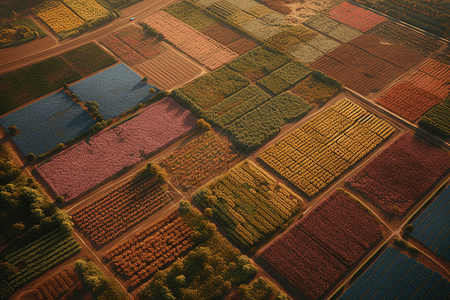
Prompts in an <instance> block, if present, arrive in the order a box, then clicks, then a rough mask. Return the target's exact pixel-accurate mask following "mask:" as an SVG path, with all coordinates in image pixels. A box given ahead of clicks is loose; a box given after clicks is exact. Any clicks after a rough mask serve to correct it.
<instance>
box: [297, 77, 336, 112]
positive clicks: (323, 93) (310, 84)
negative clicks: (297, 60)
mask: <svg viewBox="0 0 450 300" xmlns="http://www.w3.org/2000/svg"><path fill="white" fill-rule="evenodd" d="M339 90H340V86H339V85H333V84H330V83H327V82H325V81H323V80H321V79H320V78H319V77H317V76H315V75H310V76H308V77H307V78H305V79H304V80H302V81H300V82H299V83H297V84H296V85H295V86H294V87H293V88H292V90H291V92H292V93H294V94H296V95H298V96H299V97H302V99H303V100H305V101H306V102H308V103H310V104H312V103H317V104H319V105H323V104H325V103H326V102H327V101H328V100H330V99H331V98H333V97H334V96H336V95H337V94H338V92H339Z"/></svg>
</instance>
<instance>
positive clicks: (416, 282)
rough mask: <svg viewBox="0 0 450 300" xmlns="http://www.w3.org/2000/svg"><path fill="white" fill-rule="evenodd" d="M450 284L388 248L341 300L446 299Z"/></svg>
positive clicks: (429, 270)
mask: <svg viewBox="0 0 450 300" xmlns="http://www.w3.org/2000/svg"><path fill="white" fill-rule="evenodd" d="M449 293H450V285H449V284H448V280H447V279H446V278H444V277H442V275H441V274H440V273H439V272H437V271H433V270H431V269H430V268H428V267H426V266H425V265H424V264H422V263H420V262H418V261H417V260H415V259H413V258H410V257H408V256H407V255H405V254H403V253H401V252H399V251H398V250H396V249H395V248H392V247H389V248H387V249H386V250H385V251H384V252H383V253H382V254H381V255H380V257H378V259H377V260H376V261H375V262H374V263H373V264H372V265H371V266H370V268H368V269H367V270H366V271H365V272H364V273H363V274H362V275H361V276H360V277H359V278H358V279H357V280H356V281H355V282H354V283H353V284H352V285H351V286H350V287H349V288H348V289H347V290H346V291H345V293H344V294H342V296H341V297H340V298H339V299H342V300H344V299H352V300H353V299H445V298H446V297H447V296H448V295H449Z"/></svg>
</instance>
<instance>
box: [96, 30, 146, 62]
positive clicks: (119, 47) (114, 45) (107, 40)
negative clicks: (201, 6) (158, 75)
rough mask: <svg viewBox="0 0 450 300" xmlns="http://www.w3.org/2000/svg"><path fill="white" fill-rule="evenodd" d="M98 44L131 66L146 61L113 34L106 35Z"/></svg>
mask: <svg viewBox="0 0 450 300" xmlns="http://www.w3.org/2000/svg"><path fill="white" fill-rule="evenodd" d="M98 42H99V43H100V44H102V45H103V46H105V47H106V48H108V49H109V50H110V51H111V52H112V53H114V54H115V55H116V56H117V57H119V58H120V59H121V60H122V61H124V62H125V63H127V64H128V65H130V66H134V65H137V64H140V63H142V62H144V61H145V58H144V57H143V56H142V55H140V54H139V53H137V52H136V51H135V50H134V49H133V48H131V47H130V46H128V45H127V44H125V43H124V42H122V41H121V40H120V39H118V38H117V37H115V36H114V35H112V34H108V35H105V36H104V37H102V38H101V39H100V40H99V41H98Z"/></svg>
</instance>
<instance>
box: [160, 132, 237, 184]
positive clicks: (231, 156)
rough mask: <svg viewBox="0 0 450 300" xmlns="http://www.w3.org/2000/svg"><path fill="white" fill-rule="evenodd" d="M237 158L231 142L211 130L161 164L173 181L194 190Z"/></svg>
mask: <svg viewBox="0 0 450 300" xmlns="http://www.w3.org/2000/svg"><path fill="white" fill-rule="evenodd" d="M237 157H238V155H237V153H236V152H235V151H234V150H233V149H232V148H231V145H230V143H228V142H226V141H225V140H223V139H222V138H220V137H219V136H218V135H217V134H215V133H214V132H213V131H208V132H206V133H204V134H203V135H201V136H200V137H198V138H196V139H195V140H193V141H191V142H189V143H188V144H186V145H184V146H183V147H182V148H180V149H178V150H176V151H174V152H173V153H172V154H170V155H169V156H168V157H166V158H164V159H163V160H162V161H161V162H160V165H161V167H163V168H164V169H166V171H167V173H169V176H170V177H171V179H172V182H175V183H176V184H177V185H179V186H181V187H182V188H183V189H184V190H190V189H192V188H195V187H196V185H197V184H199V183H200V182H202V181H203V180H205V179H206V178H208V177H209V176H213V175H214V174H216V173H217V172H218V171H219V170H221V169H222V168H224V167H225V166H226V165H228V164H229V163H231V162H232V161H234V160H236V159H237Z"/></svg>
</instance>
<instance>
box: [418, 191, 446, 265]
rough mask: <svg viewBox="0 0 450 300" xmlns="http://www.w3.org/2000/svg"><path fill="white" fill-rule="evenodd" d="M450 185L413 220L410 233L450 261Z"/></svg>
mask: <svg viewBox="0 0 450 300" xmlns="http://www.w3.org/2000/svg"><path fill="white" fill-rule="evenodd" d="M449 215H450V187H447V188H446V189H445V190H444V191H443V192H442V193H441V194H440V195H439V197H437V198H436V200H434V201H433V203H431V205H430V206H428V208H427V209H426V210H425V211H424V212H422V213H421V214H420V215H419V216H418V217H417V218H416V219H415V220H414V222H412V225H413V226H414V230H413V232H411V233H410V235H411V236H412V237H413V238H415V239H416V240H418V241H420V242H421V243H422V244H424V245H425V246H427V247H428V248H429V249H431V251H433V252H434V253H436V255H438V256H441V257H443V258H444V259H446V260H447V261H450V251H449V249H450V239H449V234H450V224H449Z"/></svg>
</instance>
